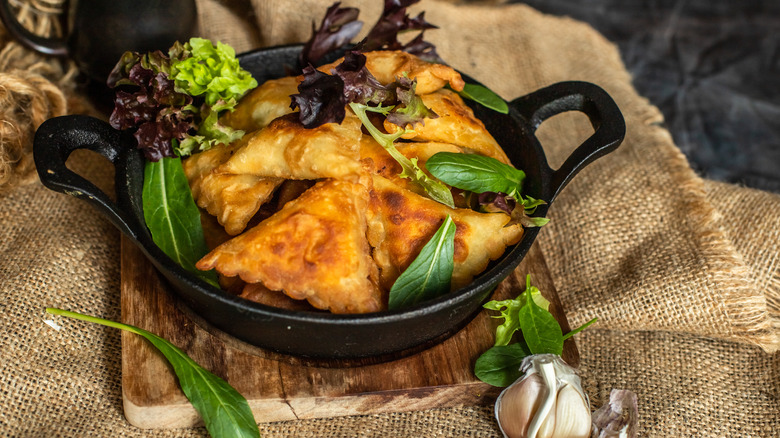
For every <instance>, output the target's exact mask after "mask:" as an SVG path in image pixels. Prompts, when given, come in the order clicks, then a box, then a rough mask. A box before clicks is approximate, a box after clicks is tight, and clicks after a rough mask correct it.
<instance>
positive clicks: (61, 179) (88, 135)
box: [33, 115, 138, 240]
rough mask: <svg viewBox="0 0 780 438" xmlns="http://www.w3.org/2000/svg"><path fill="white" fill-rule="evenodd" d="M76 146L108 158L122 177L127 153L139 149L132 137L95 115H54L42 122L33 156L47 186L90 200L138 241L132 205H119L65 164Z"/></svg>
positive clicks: (41, 178)
mask: <svg viewBox="0 0 780 438" xmlns="http://www.w3.org/2000/svg"><path fill="white" fill-rule="evenodd" d="M131 140H132V142H130V141H131ZM76 149H89V150H92V151H95V152H97V153H99V154H100V155H102V156H104V157H106V158H108V159H109V161H111V163H112V164H113V165H114V167H115V169H116V174H117V176H119V175H120V174H122V173H123V172H122V170H121V169H120V168H123V167H124V165H125V164H126V157H127V154H128V153H129V152H137V151H135V142H134V140H133V137H132V136H130V135H128V134H126V133H122V132H120V131H117V130H115V129H114V128H112V127H111V125H109V124H108V123H106V122H104V121H102V120H100V119H96V118H94V117H89V116H80V115H71V116H62V117H55V118H52V119H49V120H47V121H45V122H43V124H41V126H40V127H39V128H38V130H37V131H36V132H35V140H34V142H33V158H34V160H35V166H36V168H37V171H38V176H39V178H40V180H41V182H42V183H43V185H44V186H46V187H48V188H49V189H52V190H54V191H57V192H61V193H65V194H67V195H71V196H75V197H76V198H79V199H83V200H85V201H87V202H89V203H90V204H92V205H93V206H94V207H96V208H97V209H98V210H99V211H100V212H101V213H102V214H103V215H105V216H106V217H107V218H108V219H109V220H110V221H111V222H112V223H113V224H114V225H115V226H116V227H117V228H118V229H119V230H120V231H121V232H123V233H124V234H125V235H127V236H128V237H131V238H133V239H135V240H137V239H138V237H137V236H136V233H135V232H134V231H133V227H132V226H131V225H130V224H131V223H132V222H131V221H132V216H131V214H130V213H129V211H128V210H129V208H120V206H118V205H117V203H115V202H114V201H112V200H111V199H110V198H109V197H108V195H106V194H105V193H104V192H103V191H102V190H100V189H99V188H97V187H96V186H95V185H94V184H92V183H91V182H89V181H87V180H86V179H85V178H83V177H81V176H79V175H77V174H76V173H74V172H73V171H71V170H70V169H68V168H67V167H66V166H65V161H66V160H67V159H68V156H69V155H70V154H71V153H72V152H73V151H75V150H76Z"/></svg>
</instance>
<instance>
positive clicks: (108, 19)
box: [0, 0, 197, 83]
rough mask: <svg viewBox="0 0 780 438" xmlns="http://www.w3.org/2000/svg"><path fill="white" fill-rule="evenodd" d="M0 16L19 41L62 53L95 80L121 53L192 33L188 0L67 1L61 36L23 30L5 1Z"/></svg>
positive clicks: (163, 45)
mask: <svg viewBox="0 0 780 438" xmlns="http://www.w3.org/2000/svg"><path fill="white" fill-rule="evenodd" d="M0 15H1V16H2V20H3V24H5V27H6V28H7V29H8V31H9V33H10V34H11V35H12V36H13V37H14V38H15V39H16V40H18V41H19V42H20V43H22V44H24V45H25V46H27V47H29V48H31V49H33V50H36V51H38V52H41V53H44V54H49V55H55V56H67V57H69V58H71V59H72V60H73V61H75V63H76V65H77V66H78V67H79V70H81V72H83V73H84V74H85V75H86V76H88V77H89V78H90V79H92V80H95V81H98V82H101V83H105V81H106V78H107V77H108V74H109V73H110V72H111V69H112V68H113V67H114V65H115V64H116V63H117V61H119V58H120V57H121V56H122V54H123V53H124V52H126V51H128V50H130V51H134V52H149V51H153V50H162V51H163V52H166V51H167V50H168V48H169V47H170V46H171V45H172V44H173V43H174V42H175V41H177V40H178V41H182V42H184V41H186V40H188V39H189V38H190V37H191V36H194V33H195V32H196V26H197V11H196V6H195V1H194V0H70V1H69V4H68V8H67V22H66V33H67V35H66V36H65V37H64V38H62V39H58V38H43V37H40V36H37V35H34V34H32V33H31V32H29V31H28V30H26V29H25V28H24V27H23V26H22V25H21V24H19V22H18V21H17V19H16V16H15V15H14V13H13V10H12V8H11V6H10V4H9V1H8V0H0Z"/></svg>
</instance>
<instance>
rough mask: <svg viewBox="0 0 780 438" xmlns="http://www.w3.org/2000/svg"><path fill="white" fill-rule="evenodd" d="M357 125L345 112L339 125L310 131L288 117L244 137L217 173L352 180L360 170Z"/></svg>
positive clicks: (295, 119)
mask: <svg viewBox="0 0 780 438" xmlns="http://www.w3.org/2000/svg"><path fill="white" fill-rule="evenodd" d="M361 126H362V124H361V122H360V119H358V118H357V116H355V115H354V114H353V113H351V112H349V111H347V115H346V117H345V118H344V121H343V122H341V124H336V123H326V124H324V125H322V126H319V127H317V128H313V129H306V128H304V127H303V125H301V122H300V121H299V120H298V117H297V115H296V114H288V115H286V116H282V117H280V118H278V119H276V120H274V121H273V122H271V124H270V125H268V126H266V127H265V128H263V129H261V130H258V131H255V132H253V133H251V134H247V135H245V136H244V138H242V139H241V141H240V143H241V144H240V145H239V147H238V148H237V149H236V152H235V153H234V154H233V155H232V156H231V157H230V158H229V159H228V160H227V162H225V164H223V165H221V166H219V167H218V169H217V171H218V172H220V173H231V174H234V175H242V174H245V175H255V176H259V177H266V178H269V177H270V178H285V179H319V178H345V177H356V176H357V175H358V174H359V173H360V169H361V166H360V163H359V160H360V138H361V137H362V135H363V134H362V131H361V129H360V128H361Z"/></svg>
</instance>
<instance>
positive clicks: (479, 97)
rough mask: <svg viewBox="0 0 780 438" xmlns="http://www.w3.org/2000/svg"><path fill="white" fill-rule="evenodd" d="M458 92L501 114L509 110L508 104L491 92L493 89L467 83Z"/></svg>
mask: <svg viewBox="0 0 780 438" xmlns="http://www.w3.org/2000/svg"><path fill="white" fill-rule="evenodd" d="M458 94H459V95H460V96H461V97H463V98H466V99H470V100H473V101H474V102H477V103H478V104H480V105H482V106H484V107H485V108H490V109H492V110H493V111H497V112H499V113H501V114H506V113H508V112H509V105H507V103H506V101H505V100H504V99H502V98H501V97H500V96H499V95H498V94H496V93H495V92H493V90H491V89H490V88H487V87H484V86H482V85H477V84H471V83H467V84H466V85H464V86H463V90H462V91H459V92H458Z"/></svg>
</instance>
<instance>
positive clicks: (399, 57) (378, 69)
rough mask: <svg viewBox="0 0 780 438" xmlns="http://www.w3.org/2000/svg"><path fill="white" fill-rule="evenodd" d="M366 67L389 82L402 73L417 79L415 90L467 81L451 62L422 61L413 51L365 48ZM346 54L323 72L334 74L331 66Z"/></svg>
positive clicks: (456, 86) (430, 90) (459, 87)
mask: <svg viewBox="0 0 780 438" xmlns="http://www.w3.org/2000/svg"><path fill="white" fill-rule="evenodd" d="M363 54H364V55H366V69H368V71H369V72H371V74H372V75H374V77H375V78H376V79H377V80H378V81H379V82H380V83H381V84H382V85H387V84H390V83H393V82H395V81H396V79H397V78H399V77H403V76H405V77H408V78H409V79H417V88H415V94H428V93H433V92H434V91H436V90H438V89H440V88H442V87H444V86H445V85H449V86H450V88H452V89H453V90H457V91H460V90H462V89H463V86H464V85H465V81H464V80H463V78H462V77H461V76H460V73H458V72H457V71H455V69H453V68H452V67H450V66H447V65H444V64H434V63H431V62H427V61H423V60H422V59H420V58H418V57H417V56H415V55H412V54H411V53H406V52H402V51H399V50H377V51H373V52H365V53H363ZM342 61H344V58H340V59H338V60H336V61H335V62H333V63H331V64H326V65H323V66H321V67H319V68H318V70H320V71H321V72H323V73H327V74H333V73H332V70H333V69H334V68H335V67H336V66H337V65H338V64H341V62H342Z"/></svg>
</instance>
